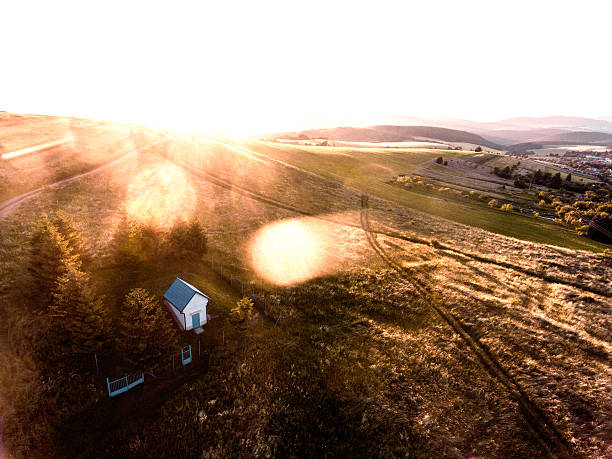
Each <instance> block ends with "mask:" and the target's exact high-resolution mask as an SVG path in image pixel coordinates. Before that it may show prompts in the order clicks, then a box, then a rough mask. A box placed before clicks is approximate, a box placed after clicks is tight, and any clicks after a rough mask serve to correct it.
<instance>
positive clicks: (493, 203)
mask: <svg viewBox="0 0 612 459" xmlns="http://www.w3.org/2000/svg"><path fill="white" fill-rule="evenodd" d="M489 207H499V201H498V200H497V199H491V200H490V201H489Z"/></svg>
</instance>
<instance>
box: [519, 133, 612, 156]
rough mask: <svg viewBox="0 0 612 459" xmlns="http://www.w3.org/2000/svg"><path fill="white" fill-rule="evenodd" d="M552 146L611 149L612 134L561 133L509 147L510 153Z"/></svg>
mask: <svg viewBox="0 0 612 459" xmlns="http://www.w3.org/2000/svg"><path fill="white" fill-rule="evenodd" d="M554 145H604V146H607V147H611V148H612V134H608V133H605V132H581V131H574V132H562V133H559V134H554V135H549V136H545V137H540V138H537V139H533V140H531V141H529V142H522V143H517V144H514V145H510V146H509V147H507V148H508V150H510V151H525V150H534V149H538V148H546V147H547V146H548V147H549V146H554Z"/></svg>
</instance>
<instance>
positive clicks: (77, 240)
mask: <svg viewBox="0 0 612 459" xmlns="http://www.w3.org/2000/svg"><path fill="white" fill-rule="evenodd" d="M51 222H52V223H53V225H54V226H55V228H56V229H57V230H58V232H59V233H60V234H61V235H62V237H63V238H64V239H65V240H66V242H67V243H68V247H70V249H72V252H73V253H74V254H75V255H78V256H80V257H81V258H85V257H87V256H88V254H87V249H86V248H85V243H84V242H83V237H82V236H81V233H79V231H78V230H77V229H76V226H75V224H74V220H73V219H72V218H71V217H70V216H69V215H68V214H67V213H65V212H63V211H61V210H60V211H58V212H56V213H55V215H54V216H53V218H52V219H51Z"/></svg>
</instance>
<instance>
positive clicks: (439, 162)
mask: <svg viewBox="0 0 612 459" xmlns="http://www.w3.org/2000/svg"><path fill="white" fill-rule="evenodd" d="M436 162H437V163H438V164H442V163H444V158H442V156H438V157H437V158H436Z"/></svg>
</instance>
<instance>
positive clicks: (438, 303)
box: [361, 195, 572, 458]
mask: <svg viewBox="0 0 612 459" xmlns="http://www.w3.org/2000/svg"><path fill="white" fill-rule="evenodd" d="M361 225H362V229H363V231H364V232H365V233H366V236H367V239H368V242H369V244H370V246H371V247H372V249H373V250H374V251H375V252H376V253H377V254H378V255H379V257H380V258H381V259H382V260H383V261H384V262H385V264H387V266H389V267H390V268H392V269H393V270H395V271H396V272H397V273H398V274H399V276H400V277H401V278H403V279H404V280H405V281H408V282H410V284H411V285H413V286H414V287H415V288H416V290H417V292H418V293H419V294H420V295H422V296H423V297H425V298H427V299H428V300H429V302H428V304H430V306H431V307H432V308H433V309H434V311H435V312H436V313H437V314H438V315H439V316H440V317H441V318H442V319H443V320H444V321H445V322H446V323H447V324H448V325H449V326H450V327H451V328H452V329H453V331H454V332H455V333H457V334H458V335H459V336H460V337H461V338H462V339H463V341H464V342H465V344H466V346H467V347H468V349H469V350H470V351H471V352H472V353H473V354H474V355H475V356H476V358H477V360H478V362H479V363H480V365H481V366H482V367H483V368H484V369H485V370H486V371H487V372H488V373H489V375H490V376H491V377H493V378H495V379H497V380H498V381H499V382H500V383H502V384H503V385H504V386H505V387H506V388H507V389H508V391H509V392H510V395H511V396H512V398H514V399H515V400H516V401H517V402H518V404H519V407H520V410H521V412H522V414H523V416H524V417H525V420H526V421H527V424H528V426H529V427H530V429H531V431H532V432H533V433H534V434H535V436H536V438H537V439H538V441H539V443H540V444H541V445H542V447H543V448H544V450H545V451H546V452H547V454H548V456H549V457H564V458H569V457H572V454H571V448H570V447H569V444H568V443H567V441H566V440H565V437H564V436H563V434H562V433H561V431H560V430H559V429H558V428H557V426H556V425H555V424H554V422H553V421H552V420H551V419H550V417H549V416H548V415H547V414H546V413H545V412H544V411H543V410H542V409H540V408H539V407H538V406H537V405H536V404H535V403H534V402H533V401H532V400H531V399H530V398H529V396H528V395H527V394H526V393H525V391H524V390H523V388H522V387H521V386H520V384H519V383H518V382H517V381H516V380H515V379H514V378H513V377H512V376H511V375H510V374H509V373H508V371H507V370H506V369H505V368H504V367H503V366H502V365H501V363H500V362H499V360H498V359H497V357H495V355H494V354H493V352H492V351H490V350H489V348H488V347H487V346H486V345H485V344H483V343H481V342H480V341H479V340H478V338H476V337H475V336H473V335H472V334H471V333H470V332H469V331H468V330H467V329H466V327H465V326H464V325H463V324H462V323H461V321H460V320H459V319H457V318H456V317H455V316H454V315H453V314H452V313H451V312H450V311H448V310H447V309H446V307H445V306H444V303H443V302H442V300H441V299H440V298H439V297H438V296H437V295H436V294H435V293H433V292H431V291H430V290H429V288H427V286H425V285H424V284H423V283H422V282H420V281H419V280H418V279H416V278H413V277H409V276H408V275H407V273H406V271H405V270H404V269H403V268H402V267H401V266H400V265H398V264H397V263H396V262H395V261H393V259H391V257H389V255H387V253H386V252H385V250H384V249H383V248H382V247H381V246H380V244H379V243H378V241H377V240H376V233H374V232H372V231H371V230H370V223H369V217H368V197H367V196H366V195H362V197H361Z"/></svg>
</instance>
